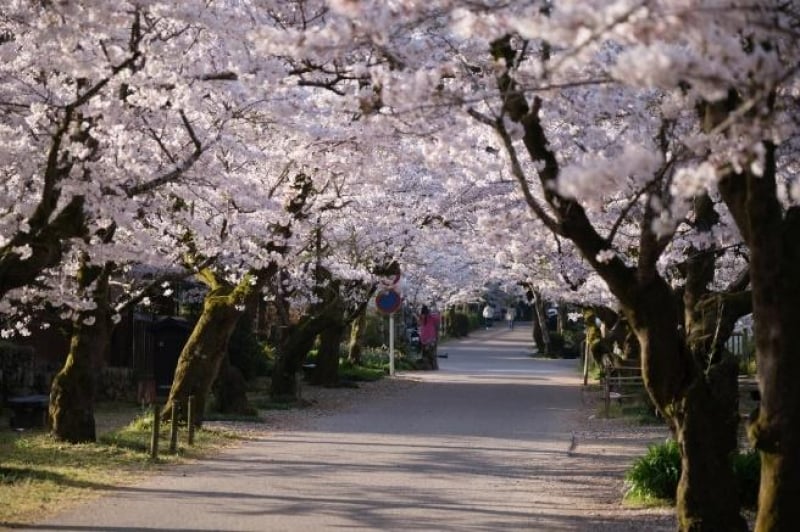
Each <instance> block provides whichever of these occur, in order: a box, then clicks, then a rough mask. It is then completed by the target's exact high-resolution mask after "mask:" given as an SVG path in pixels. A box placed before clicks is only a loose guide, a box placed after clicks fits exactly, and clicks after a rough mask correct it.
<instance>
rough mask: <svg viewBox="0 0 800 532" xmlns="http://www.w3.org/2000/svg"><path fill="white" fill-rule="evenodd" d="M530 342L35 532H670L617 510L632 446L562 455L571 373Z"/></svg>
mask: <svg viewBox="0 0 800 532" xmlns="http://www.w3.org/2000/svg"><path fill="white" fill-rule="evenodd" d="M530 334H531V331H530V327H525V326H520V327H517V328H516V329H515V330H514V331H513V332H512V331H508V330H507V329H506V328H505V327H502V328H501V327H498V326H495V328H493V329H491V330H489V331H479V332H477V333H475V334H473V335H472V336H471V337H470V338H468V339H465V340H462V341H454V342H451V343H449V344H446V345H443V346H441V347H440V349H439V353H440V355H443V354H447V358H442V359H440V365H441V369H440V371H438V372H427V373H414V374H413V375H409V376H407V377H405V378H413V379H419V380H421V382H420V383H419V384H417V385H415V386H412V387H409V388H407V389H404V390H403V391H402V393H397V394H395V395H392V396H389V397H380V398H377V399H375V400H374V401H373V402H372V403H371V404H360V405H357V406H354V407H352V408H349V409H346V410H345V411H342V412H338V413H335V414H333V415H330V416H327V417H322V418H319V419H316V420H314V422H313V423H312V425H313V426H312V427H310V428H309V429H307V430H303V431H287V432H279V433H276V434H275V435H273V436H271V437H267V438H264V439H262V440H259V441H256V442H253V443H248V444H246V445H245V446H243V447H241V448H238V449H233V450H230V451H228V452H225V453H224V454H222V455H220V456H218V457H216V458H213V459H210V460H207V461H204V462H201V463H196V464H192V465H188V466H184V467H179V468H176V469H174V470H171V471H169V472H167V473H165V474H164V475H161V476H158V477H154V478H150V479H148V480H146V481H144V482H142V483H141V484H138V485H135V486H132V487H124V488H120V489H119V490H118V491H117V492H115V493H113V494H112V495H109V496H107V497H104V498H102V499H100V500H97V501H94V502H91V503H88V504H86V505H84V506H80V507H78V508H75V509H73V510H71V511H69V512H67V513H64V514H62V515H59V516H58V517H57V518H54V519H53V520H51V521H49V522H46V523H41V524H38V525H35V526H31V527H30V528H28V529H29V530H59V531H66V530H74V531H117V532H120V531H133V530H136V531H139V530H143V531H156V530H159V531H160V530H172V531H188V530H216V531H249V530H253V531H284V530H285V531H300V530H356V529H360V530H432V531H433V530H436V531H449V530H481V531H499V530H548V531H549V530H593V531H597V530H601V529H602V530H645V529H646V530H673V529H674V523H673V522H671V521H670V520H669V519H668V518H666V519H661V518H659V519H658V520H657V522H655V523H653V522H651V521H652V519H650V521H648V525H647V527H646V528H640V525H643V524H644V522H643V521H636V519H637V518H640V517H642V514H640V513H636V512H628V511H624V510H621V509H620V508H619V506H618V504H617V501H618V499H619V492H618V488H619V485H618V484H619V476H620V471H621V470H622V469H623V468H624V467H625V464H626V463H627V462H628V461H629V460H630V456H631V455H632V454H633V453H638V452H640V450H641V449H640V446H639V447H628V446H626V444H625V442H622V441H621V442H616V443H615V442H611V443H609V442H607V441H604V442H603V443H602V445H600V444H598V443H597V442H592V441H586V442H583V441H576V442H575V443H577V444H578V448H577V449H574V452H568V451H569V450H570V446H571V445H573V435H574V434H575V432H574V429H575V426H576V425H575V423H576V422H577V420H578V413H579V409H580V400H581V395H580V392H579V382H580V376H579V372H578V370H577V364H576V361H574V360H545V359H537V358H532V357H531V356H530V355H529V347H528V346H529V344H530V341H529V338H530ZM401 378H403V377H402V376H401ZM581 438H582V436H581V435H580V434H579V435H578V437H577V439H578V440H580V439H581ZM598 458H601V459H602V460H601V461H598ZM615 482H616V484H615ZM598 493H599V494H600V498H598ZM644 517H648V516H646V515H645V516H643V517H642V518H644ZM651 517H652V516H650V518H651ZM630 519H633V521H631V520H630ZM637 523H638V524H637ZM662 525H663V526H662Z"/></svg>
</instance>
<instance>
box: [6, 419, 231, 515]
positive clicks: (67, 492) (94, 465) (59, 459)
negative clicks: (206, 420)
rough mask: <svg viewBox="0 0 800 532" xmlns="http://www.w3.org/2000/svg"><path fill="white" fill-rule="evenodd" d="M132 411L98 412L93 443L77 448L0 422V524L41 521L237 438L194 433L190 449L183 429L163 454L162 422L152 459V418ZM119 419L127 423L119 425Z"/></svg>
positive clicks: (166, 436)
mask: <svg viewBox="0 0 800 532" xmlns="http://www.w3.org/2000/svg"><path fill="white" fill-rule="evenodd" d="M137 413H139V410H138V408H136V407H132V408H131V407H129V408H128V410H127V412H126V411H125V410H124V409H122V410H121V409H119V408H115V409H113V410H112V411H106V412H104V411H103V409H99V411H98V415H97V417H98V431H101V432H102V433H101V435H100V437H99V438H98V442H97V443H87V444H79V445H70V444H65V443H61V442H57V441H55V440H53V439H52V438H51V437H50V436H49V435H48V434H47V433H46V432H44V431H41V430H38V431H37V430H31V431H24V432H15V431H12V430H9V429H7V428H5V427H7V426H8V423H7V420H5V419H0V423H2V425H1V426H2V428H0V524H10V523H30V522H32V521H35V520H39V519H42V518H44V517H46V516H48V515H50V514H52V513H53V512H55V511H56V510H61V509H63V508H65V507H67V505H72V504H74V503H77V502H81V501H84V500H87V499H90V498H93V497H96V496H98V495H99V494H101V493H103V492H104V491H106V490H110V489H113V488H114V487H117V486H121V485H125V484H130V483H131V482H133V481H136V480H138V479H140V478H142V477H144V476H145V475H147V474H149V473H151V472H153V471H157V470H158V469H160V468H163V467H164V466H165V465H169V464H177V463H181V462H184V461H186V460H187V459H192V458H199V457H202V456H205V455H208V454H209V453H210V452H212V451H214V450H216V449H219V448H221V447H224V446H227V445H230V444H231V443H233V442H234V441H235V439H236V436H235V435H234V434H233V433H229V432H223V431H212V430H199V431H197V432H196V434H195V444H194V446H192V447H188V446H187V445H186V433H185V430H182V431H181V432H180V443H179V446H178V452H177V454H174V455H171V454H168V453H167V448H168V446H169V424H165V425H164V426H162V430H161V433H160V435H161V443H160V446H159V447H160V454H159V457H158V459H156V460H151V459H150V455H149V446H150V434H151V427H152V420H151V419H148V418H147V417H146V416H142V417H136V415H137ZM133 418H135V419H133ZM109 419H111V420H112V421H109ZM131 419H133V421H131ZM114 420H116V421H114ZM122 420H125V421H127V424H125V425H124V426H121V424H120V421H122ZM125 421H122V422H123V423H124V422H125ZM109 425H114V426H116V428H112V427H111V426H109Z"/></svg>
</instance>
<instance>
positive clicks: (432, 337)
mask: <svg viewBox="0 0 800 532" xmlns="http://www.w3.org/2000/svg"><path fill="white" fill-rule="evenodd" d="M439 321H440V318H439V314H438V313H436V314H431V311H430V310H429V309H428V307H427V306H426V305H422V308H421V309H420V312H419V316H418V317H417V324H418V326H419V343H420V346H421V348H422V363H423V364H424V367H425V368H427V369H439V362H438V361H437V360H436V342H437V341H438V340H439Z"/></svg>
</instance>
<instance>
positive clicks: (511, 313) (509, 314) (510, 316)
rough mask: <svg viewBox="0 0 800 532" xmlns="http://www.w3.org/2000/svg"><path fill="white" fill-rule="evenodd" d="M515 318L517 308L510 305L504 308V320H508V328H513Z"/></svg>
mask: <svg viewBox="0 0 800 532" xmlns="http://www.w3.org/2000/svg"><path fill="white" fill-rule="evenodd" d="M516 318H517V309H515V308H514V307H512V306H509V307H508V309H506V321H507V322H508V328H509V329H510V330H512V331H513V330H514V320H515V319H516Z"/></svg>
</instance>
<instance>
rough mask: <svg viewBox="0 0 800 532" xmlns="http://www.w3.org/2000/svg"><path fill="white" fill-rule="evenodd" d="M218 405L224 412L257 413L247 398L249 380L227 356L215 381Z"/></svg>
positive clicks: (247, 414) (246, 414)
mask: <svg viewBox="0 0 800 532" xmlns="http://www.w3.org/2000/svg"><path fill="white" fill-rule="evenodd" d="M214 397H215V398H216V407H217V410H219V411H220V412H221V413H223V414H234V415H241V416H249V415H253V414H255V413H256V410H255V409H254V408H253V407H252V406H250V402H249V401H248V400H247V381H246V380H245V378H244V375H242V372H241V371H240V370H239V368H237V367H236V366H234V365H233V364H231V361H230V357H228V356H225V357H223V360H222V365H221V367H220V370H219V374H218V375H217V380H216V382H215V383H214Z"/></svg>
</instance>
